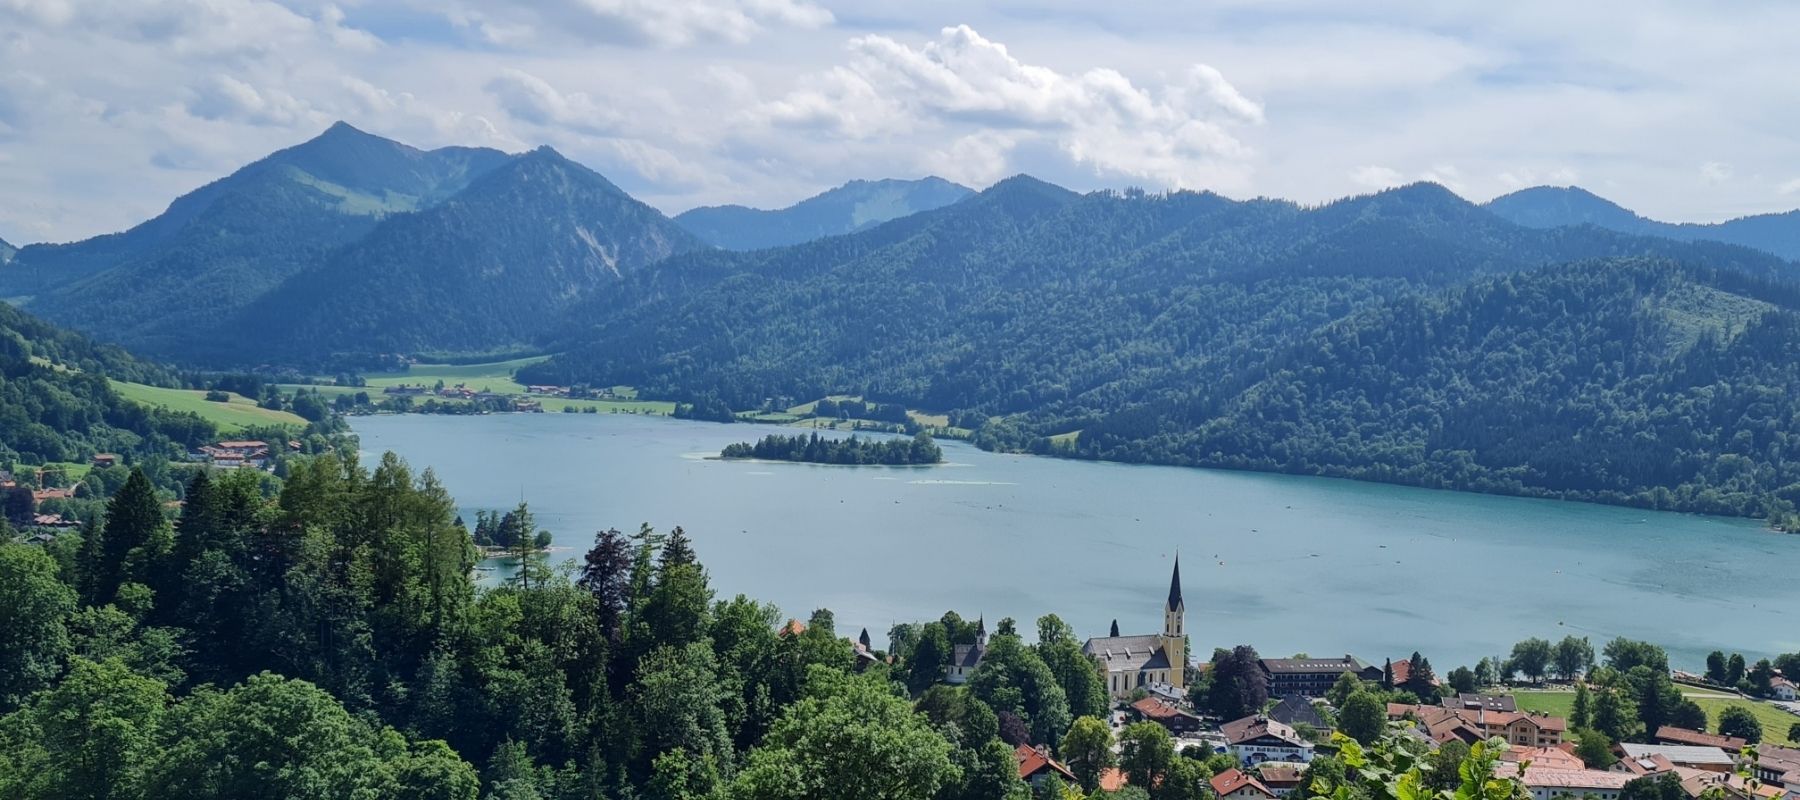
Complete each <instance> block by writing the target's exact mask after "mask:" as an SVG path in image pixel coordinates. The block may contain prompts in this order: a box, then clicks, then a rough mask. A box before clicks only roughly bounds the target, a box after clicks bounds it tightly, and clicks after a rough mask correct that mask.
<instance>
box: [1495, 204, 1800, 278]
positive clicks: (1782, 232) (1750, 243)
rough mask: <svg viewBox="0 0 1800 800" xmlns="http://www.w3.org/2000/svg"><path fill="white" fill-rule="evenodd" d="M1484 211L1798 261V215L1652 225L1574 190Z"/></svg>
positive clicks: (1532, 222) (1527, 221)
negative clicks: (1739, 247) (1746, 249)
mask: <svg viewBox="0 0 1800 800" xmlns="http://www.w3.org/2000/svg"><path fill="white" fill-rule="evenodd" d="M1486 208H1487V209H1488V210H1489V211H1492V212H1494V213H1495V214H1499V215H1500V216H1501V217H1502V218H1504V219H1507V220H1510V221H1512V222H1514V223H1517V224H1519V225H1525V226H1527V227H1532V228H1556V227H1561V226H1565V225H1596V226H1599V227H1602V228H1606V229H1608V230H1615V231H1619V232H1621V233H1635V234H1640V235H1643V236H1661V237H1664V238H1668V239H1680V240H1681V241H1684V242H1693V241H1702V240H1704V241H1714V242H1726V243H1728V244H1741V245H1743V246H1745V247H1754V248H1756V249H1758V250H1763V251H1765V252H1769V253H1774V254H1775V255H1778V256H1781V257H1782V258H1785V259H1788V260H1790V261H1792V260H1796V259H1800V211H1788V212H1785V213H1781V214H1758V215H1756V216H1751V217H1739V218H1738V219H1733V220H1728V221H1725V222H1719V223H1713V224H1698V223H1692V222H1684V223H1671V222H1658V221H1656V220H1653V219H1647V218H1645V217H1641V216H1638V215H1637V214H1636V213H1635V212H1632V211H1631V210H1629V209H1626V208H1624V207H1622V206H1620V205H1618V204H1617V203H1614V202H1612V201H1611V200H1607V199H1606V198H1603V197H1600V196H1598V195H1595V194H1594V193H1592V192H1589V191H1588V190H1586V189H1583V188H1581V187H1579V186H1566V187H1564V186H1535V187H1532V188H1530V189H1521V190H1519V191H1517V192H1513V193H1512V194H1508V195H1503V196H1501V197H1496V198H1494V199H1493V200H1491V201H1489V202H1488V203H1487V206H1486Z"/></svg>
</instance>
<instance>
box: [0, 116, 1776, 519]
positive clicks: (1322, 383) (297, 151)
mask: <svg viewBox="0 0 1800 800" xmlns="http://www.w3.org/2000/svg"><path fill="white" fill-rule="evenodd" d="M927 205H935V207H932V208H929V209H926V210H921V211H918V212H916V213H911V214H904V215H900V216H892V215H894V214H900V213H901V212H902V211H905V210H910V209H912V208H914V207H923V206H927ZM747 211H748V210H743V209H735V210H733V209H704V210H696V211H694V212H690V213H689V214H685V215H683V216H682V220H681V221H677V220H671V219H669V218H668V217H665V216H664V215H663V214H661V213H660V212H658V211H657V210H656V209H654V208H651V207H649V206H647V205H645V204H643V203H641V202H638V201H637V200H635V199H633V198H632V197H630V195H628V194H627V193H626V192H624V191H622V190H621V189H619V187H617V186H616V185H614V184H613V183H611V182H610V181H608V180H607V179H606V178H604V177H602V176H601V175H599V174H597V173H594V172H593V171H591V170H589V169H587V168H585V167H583V166H581V165H579V164H576V163H574V162H572V161H570V160H568V159H566V158H564V157H562V156H561V155H560V154H558V153H556V152H555V151H553V150H550V149H548V148H539V149H537V150H533V151H530V152H527V153H521V154H516V155H509V154H505V153H500V152H498V151H492V150H478V149H455V148H452V149H446V150H435V151H420V150H416V149H413V148H410V147H406V146H405V145H400V144H398V143H394V142H390V141H388V140H385V139H381V138H380V137H376V136H372V135H369V134H366V133H362V132H360V131H357V130H355V129H353V128H350V127H349V126H346V125H338V126H334V127H333V128H332V129H330V130H328V131H326V132H325V133H324V134H323V135H321V136H320V137H318V138H317V139H314V140H312V141H310V142H307V143H304V144H302V145H299V146H297V147H294V148H290V149H289V150H284V151H281V152H279V153H276V154H274V155H272V156H270V157H269V158H267V159H264V160H262V161H259V162H257V163H256V164H252V165H250V166H248V167H245V168H244V169H243V170H240V171H239V172H237V173H234V174H233V175H232V176H229V177H227V178H225V179H222V180H220V181H218V182H216V183H214V184H210V185H208V186H206V187H203V188H202V189H200V190H197V191H195V192H193V193H191V194H189V195H186V196H184V197H182V198H180V199H178V200H177V201H176V202H175V203H173V204H171V206H170V208H169V210H168V211H167V212H165V213H164V214H162V215H160V216H158V217H157V218H155V219H152V220H150V221H148V222H145V223H144V224H142V225H139V226H137V227H134V228H132V229H131V230H129V231H126V232H124V233H121V234H114V235H110V236H103V237H98V238H96V239H92V240H88V241H86V242H78V243H74V244H69V245H32V246H29V247H26V248H24V249H22V250H20V251H19V252H18V254H17V256H16V257H15V258H14V260H13V261H12V262H11V263H9V264H6V265H4V266H3V267H0V287H4V293H5V294H6V295H9V296H13V297H15V298H22V299H23V301H24V302H27V303H28V306H27V307H28V308H29V309H30V310H31V311H33V312H37V313H41V314H43V315H44V316H46V317H48V318H50V319H51V320H53V321H56V322H59V323H62V324H66V325H70V326H73V327H77V328H81V329H84V330H87V331H91V332H92V333H93V334H94V335H96V336H101V337H105V338H107V339H109V340H112V341H116V342H119V343H122V344H125V345H127V346H129V347H131V348H133V349H134V350H137V351H138V352H142V353H147V354H151V355H155V356H159V357H162V358H168V359H174V360H177V361H181V362H184V363H188V364H195V365H203V366H214V367H229V366H246V365H253V364H282V365H293V366H300V367H310V368H315V369H333V370H336V369H346V368H347V369H357V368H359V367H358V365H364V366H367V365H369V364H372V363H390V362H391V361H392V359H393V357H394V355H395V354H402V355H404V354H411V355H420V354H426V355H451V354H456V355H462V356H470V355H473V354H482V353H499V352H520V351H535V352H548V353H554V354H555V356H554V357H553V358H551V359H550V360H548V361H546V362H543V363H539V364H535V365H533V366H530V367H528V368H526V369H524V370H522V371H521V372H520V373H519V375H518V377H519V379H521V380H524V381H529V382H537V383H557V384H563V383H592V384H596V385H614V384H629V385H633V386H635V387H637V388H638V389H639V391H640V393H641V394H642V395H643V396H646V397H657V398H664V399H677V400H688V401H698V400H701V399H709V400H711V401H716V402H718V403H722V404H723V405H726V406H728V407H730V408H734V409H740V410H744V409H754V408H769V409H777V408H785V407H787V406H789V405H793V404H797V403H801V402H805V401H807V400H811V399H816V398H818V397H821V396H825V395H830V394H840V393H843V394H855V395H861V396H864V397H866V398H869V399H871V400H875V401H878V402H891V403H902V404H905V405H906V406H908V407H910V408H917V409H927V410H931V411H935V412H939V413H943V414H946V415H947V417H948V419H949V421H950V422H951V423H952V425H953V426H954V427H957V428H962V429H965V430H967V431H968V432H969V434H970V435H972V437H973V438H974V439H975V441H976V442H977V443H978V444H981V445H982V446H985V447H990V448H995V449H1005V450H1028V451H1034V452H1047V453H1056V454H1061V455H1068V456H1075V457H1087V458H1104V459H1110V460H1120V461H1150V462H1158V463H1175V464H1193V465H1209V466H1225V467H1237V468H1250V469H1267V470H1280V471H1287V472H1301V473H1309V474H1325V475H1344V476H1351V477H1359V478H1367V479H1374V480H1389V481H1397V482H1405V483H1415V484H1423V485H1436V486H1449V487H1454V488H1464V489H1479V490H1483V491H1499V492H1508V493H1515V494H1534V495H1544V496H1556V497H1576V498H1583V499H1594V500H1604V501H1608V502H1618V503H1630V504H1637V505H1644V506H1653V507H1659V508H1680V509H1688V510H1702V511H1716V512H1722V513H1740V514H1758V515H1765V516H1772V517H1777V518H1780V519H1784V520H1789V519H1791V517H1792V514H1793V503H1794V502H1795V501H1800V453H1797V452H1796V449H1797V448H1800V439H1795V440H1794V441H1793V442H1792V443H1790V441H1789V438H1788V436H1787V434H1786V433H1785V431H1786V430H1787V428H1788V427H1791V426H1790V425H1789V424H1788V421H1791V420H1792V419H1795V418H1800V374H1797V372H1796V370H1797V369H1800V367H1796V365H1797V364H1800V358H1797V357H1796V356H1797V355H1800V299H1796V298H1797V297H1800V289H1797V288H1796V287H1800V281H1796V272H1795V271H1796V269H1797V267H1796V265H1795V264H1794V263H1792V262H1791V261H1788V260H1785V259H1784V258H1783V257H1782V255H1781V253H1783V252H1786V251H1785V250H1784V247H1785V244H1784V242H1786V241H1787V240H1786V239H1784V238H1782V237H1783V236H1784V235H1786V233H1785V232H1786V231H1787V230H1788V228H1787V227H1784V226H1786V225H1789V223H1791V222H1792V221H1793V220H1794V219H1795V218H1794V217H1793V216H1792V215H1769V216H1766V217H1757V218H1746V219H1744V220H1735V221H1733V222H1729V223H1723V224H1720V225H1714V226H1687V225H1668V224H1665V223H1659V222H1654V221H1651V220H1645V219H1643V218H1641V217H1638V216H1636V215H1634V214H1631V213H1630V212H1628V211H1625V210H1624V209H1621V208H1619V207H1617V206H1616V205H1612V204H1610V203H1607V202H1605V201H1604V200H1601V199H1599V198H1597V197H1594V196H1593V195H1591V194H1588V193H1586V192H1582V191H1580V190H1577V189H1549V188H1544V189H1538V190H1530V191H1527V192H1520V193H1515V194H1513V195H1509V196H1506V197H1502V198H1498V199H1496V200H1494V201H1492V202H1490V203H1488V204H1485V205H1476V204H1473V203H1470V202H1468V201H1466V200H1464V199H1462V198H1460V197H1458V196H1456V195H1455V194H1453V193H1452V192H1450V191H1449V190H1447V189H1445V188H1443V187H1441V186H1437V185H1434V184H1415V185H1411V186H1405V187H1400V188H1396V189H1392V190H1388V191H1383V192H1379V193H1376V194H1372V195H1365V196H1359V197H1351V198H1345V199H1343V200H1339V201H1336V202H1333V203H1328V204H1325V205H1322V206H1316V207H1308V206H1301V205H1298V204H1295V203H1290V202H1285V201H1280V200H1270V199H1255V200H1247V201H1238V200H1232V199H1229V198H1225V197H1222V196H1219V195H1216V194H1211V193H1204V192H1200V193H1196V192H1173V193H1168V194H1147V193H1144V192H1141V191H1131V192H1094V193H1089V194H1077V193H1075V192H1071V191H1068V190H1066V189H1063V188H1061V187H1058V186H1055V185H1052V184H1049V183H1045V182H1043V181H1039V180H1036V179H1033V178H1031V177H1029V176H1016V177H1013V178H1009V179H1007V180H1004V181H1001V182H999V183H997V184H995V185H993V186H991V187H989V188H988V189H986V190H984V191H981V192H979V193H965V191H964V190H962V189H961V187H956V186H955V185H954V184H948V183H945V182H941V181H935V180H929V179H928V180H926V181H919V182H902V181H890V182H879V181H878V182H863V183H854V184H851V185H849V186H846V187H843V188H841V189H837V190H833V191H830V192H826V193H824V194H823V195H820V196H819V197H816V198H813V199H811V200H808V201H805V202H803V203H800V204H798V205H796V206H794V207H792V208H789V209H783V210H780V211H774V212H752V213H746V212H747ZM885 217H891V218H886V219H883V218H885ZM697 220H698V222H697ZM682 221H685V222H686V223H687V225H688V226H691V227H692V228H693V230H690V229H689V227H684V225H683V224H681V223H682ZM702 223H704V224H702ZM696 231H698V232H696ZM756 237H763V238H761V239H758V238H756ZM771 237H773V238H771ZM1721 239H1734V240H1736V241H1737V243H1736V244H1733V243H1727V242H1722V241H1719V240H1721ZM715 245H723V246H722V247H721V246H715ZM737 248H746V249H743V250H739V249H737Z"/></svg>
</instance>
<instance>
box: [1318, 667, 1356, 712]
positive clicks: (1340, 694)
mask: <svg viewBox="0 0 1800 800" xmlns="http://www.w3.org/2000/svg"><path fill="white" fill-rule="evenodd" d="M1362 688H1363V682H1362V679H1361V678H1358V677H1356V675H1354V674H1353V673H1349V672H1346V673H1343V674H1341V675H1339V676H1337V680H1336V681H1335V682H1333V683H1332V684H1331V688H1330V689H1327V690H1325V700H1326V702H1329V703H1331V706H1332V708H1343V707H1344V702H1345V701H1347V700H1349V699H1350V695H1352V694H1355V693H1356V692H1358V691H1360V690H1361V689H1362Z"/></svg>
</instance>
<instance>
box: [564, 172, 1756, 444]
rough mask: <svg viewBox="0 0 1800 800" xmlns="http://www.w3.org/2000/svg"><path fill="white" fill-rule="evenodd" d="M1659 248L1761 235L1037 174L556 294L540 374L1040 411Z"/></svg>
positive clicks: (1730, 260) (733, 397)
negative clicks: (1160, 190) (1444, 299)
mask: <svg viewBox="0 0 1800 800" xmlns="http://www.w3.org/2000/svg"><path fill="white" fill-rule="evenodd" d="M1640 254H1664V255H1679V256H1681V257H1687V258H1693V259H1704V260H1706V261H1707V262H1708V263H1715V264H1722V265H1734V266H1736V267H1738V268H1741V269H1744V270H1747V271H1750V272H1753V273H1756V274H1763V275H1773V274H1778V273H1780V272H1782V271H1783V270H1784V269H1785V268H1786V265H1785V264H1783V263H1782V262H1780V261H1778V260H1777V259H1774V258H1772V257H1768V256H1765V255H1762V254H1759V253H1755V252H1752V251H1748V250H1743V249H1740V248H1730V247H1723V246H1713V245H1686V244H1678V243H1672V242H1666V241H1662V240H1657V239H1644V238H1637V237H1627V236H1621V235H1618V234H1614V233H1610V232H1607V231H1600V230H1595V229H1592V228H1585V229H1558V230H1550V231H1538V230H1531V229H1527V228H1521V227H1519V226H1515V225H1512V224H1509V223H1506V222H1504V221H1502V220H1500V219H1498V218H1496V217H1494V216H1492V215H1490V214H1488V213H1486V212H1484V211H1482V210H1481V209H1479V208H1477V207H1475V206H1473V205H1470V204H1469V203H1467V202H1464V201H1462V200H1460V199H1458V198H1456V197H1455V196H1454V195H1452V194H1450V193H1449V192H1447V191H1445V190H1443V189H1441V188H1439V187H1435V186H1425V185H1421V186H1414V187H1407V188H1403V189H1397V190H1393V191H1389V192H1384V193H1382V194H1378V195H1373V196H1368V197H1360V198H1351V199H1348V200H1343V201H1340V202H1338V203H1334V204H1331V205H1328V206H1325V207H1322V208H1318V209H1311V210H1309V209H1303V208H1300V207H1298V206H1295V205H1293V204H1290V203H1285V202H1278V201H1267V200H1257V201H1249V202H1236V201H1232V200H1228V199H1225V198H1222V197H1219V196H1217V195H1211V194H1193V193H1179V194H1173V195H1169V196H1164V197H1152V196H1119V195H1105V194H1096V195H1088V196H1080V195H1075V194H1072V193H1069V192H1066V191H1064V190H1061V189H1058V188H1056V187H1053V186H1050V185H1049V184H1045V183H1042V182H1039V181H1035V180H1032V179H1030V178H1024V177H1020V178H1014V179H1010V180H1008V181H1004V182H1002V183H1001V184H999V185H996V186H995V187H993V188H991V189H989V190H988V191H986V192H983V193H982V194H980V195H978V196H976V197H974V198H971V199H969V200H967V201H964V202H962V203H958V204H956V205H954V206H950V207H947V208H943V209H938V210H936V211H931V212H926V213H923V214H918V215H914V216H912V217H907V218H904V219H901V220H896V221H894V222H890V223H888V224H886V225H882V226H879V227H877V228H874V229H872V230H870V231H866V232H864V233H861V234H856V235H853V236H848V237H840V238H834V239H830V240H824V241H820V242H813V243H809V244H805V245H799V246H796V247H792V248H786V249H781V250H771V251H763V252H757V253H748V254H730V253H720V252H707V253H698V254H692V255H688V256H683V257H679V258H673V259H670V260H669V261H668V262H665V263H663V264H661V265H659V266H658V268H657V269H655V270H652V271H647V272H644V273H641V274H639V275H637V276H634V277H633V279H631V280H628V281H626V282H625V284H624V285H623V286H622V287H620V289H619V291H616V292H612V293H608V294H607V295H606V296H603V297H597V298H595V299H594V300H593V301H590V303H588V304H586V305H584V306H583V307H582V308H581V309H579V310H578V312H577V313H575V314H573V315H571V318H572V320H573V322H572V323H571V325H570V327H569V328H568V329H567V330H565V331H564V332H563V333H562V335H561V337H560V338H559V339H558V340H557V341H556V342H555V346H556V347H557V349H562V350H564V351H565V352H564V354H563V355H562V356H560V357H558V358H556V359H553V360H551V361H550V362H547V363H545V364H542V365H538V366H536V367H534V368H533V369H532V370H531V371H530V373H529V374H530V375H531V376H533V379H539V380H546V381H573V380H595V379H599V378H600V377H601V376H607V379H611V380H619V381H624V382H629V383H632V384H633V385H637V386H640V387H642V388H646V389H649V390H651V391H655V392H660V393H664V394H669V395H680V394H682V393H692V392H700V391H716V392H719V393H721V395H722V396H723V397H725V399H726V400H727V401H728V402H730V403H732V404H733V405H736V406H738V407H746V406H749V405H755V404H758V403H760V402H761V401H762V399H763V398H765V397H768V396H771V395H791V396H796V397H808V398H810V397H817V396H821V395H823V394H826V393H829V392H833V391H854V392H862V393H866V394H870V395H872V396H878V397H883V398H888V399H892V400H897V401H902V402H907V403H912V404H915V405H917V406H922V407H926V408H933V409H941V410H950V409H969V410H978V411H981V412H982V413H987V414H1009V413H1019V412H1027V411H1030V412H1034V413H1037V414H1046V415H1049V416H1050V417H1051V418H1060V417H1081V416H1086V415H1091V414H1094V413H1100V412H1105V411H1110V410H1115V409H1116V408H1118V407H1119V405H1120V404H1121V403H1123V402H1126V401H1127V400H1129V399H1130V398H1133V397H1135V396H1137V395H1138V394H1139V393H1141V392H1143V391H1145V390H1147V389H1149V388H1151V387H1155V386H1158V385H1162V384H1168V383H1180V382H1183V381H1191V380H1196V379H1200V378H1201V377H1203V376H1205V377H1207V378H1208V379H1211V378H1216V377H1217V376H1220V375H1235V374H1240V373H1241V372H1242V371H1243V367H1244V366H1246V365H1247V364H1249V363H1253V362H1254V361H1255V360H1257V359H1259V358H1261V357H1262V354H1264V353H1266V352H1267V351H1268V350H1269V348H1270V347H1272V346H1274V345H1276V344H1279V343H1282V342H1284V341H1287V340H1288V338H1290V337H1292V336H1295V335H1300V334H1305V333H1307V332H1310V331H1311V330H1313V329H1314V328H1317V327H1318V326H1320V325H1323V324H1324V323H1326V322H1330V321H1332V320H1334V319H1338V318H1340V317H1343V316H1345V315H1346V314H1348V313H1349V312H1350V311H1351V310H1353V309H1355V308H1356V307H1358V306H1360V305H1361V304H1364V303H1367V302H1371V301H1374V300H1379V299H1382V298H1385V297H1391V296H1394V295H1395V294H1396V293H1399V292H1402V291H1405V290H1406V289H1407V288H1408V287H1411V286H1436V285H1447V284H1449V283H1454V282H1458V281H1462V280H1466V279H1468V278H1469V277H1472V276H1476V275H1481V274H1488V273H1496V272H1506V271H1514V270H1518V269H1526V268H1531V267H1536V266H1542V265H1545V264H1552V263H1558V262H1563V261H1571V260H1579V259H1587V258H1600V257H1612V256H1626V255H1640Z"/></svg>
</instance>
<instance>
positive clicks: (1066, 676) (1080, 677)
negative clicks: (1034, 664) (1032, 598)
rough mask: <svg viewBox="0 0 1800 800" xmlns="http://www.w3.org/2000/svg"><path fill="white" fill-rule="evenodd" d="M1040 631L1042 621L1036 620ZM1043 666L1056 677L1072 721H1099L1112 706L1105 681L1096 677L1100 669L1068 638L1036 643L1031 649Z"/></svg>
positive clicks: (1071, 638) (1059, 637)
mask: <svg viewBox="0 0 1800 800" xmlns="http://www.w3.org/2000/svg"><path fill="white" fill-rule="evenodd" d="M1042 630H1043V621H1042V620H1039V631H1040V632H1041V631H1042ZM1035 649H1036V650H1037V652H1038V655H1039V657H1041V658H1042V659H1043V661H1044V664H1045V665H1046V666H1048V667H1049V668H1050V674H1052V675H1054V676H1056V683H1057V685H1058V686H1061V687H1062V690H1063V695H1064V696H1065V697H1067V698H1068V704H1069V714H1070V715H1072V716H1076V717H1083V716H1086V717H1102V716H1105V715H1106V711H1107V708H1108V707H1109V706H1110V705H1111V704H1112V698H1111V697H1110V696H1109V695H1108V694H1107V691H1106V681H1105V680H1104V679H1103V678H1101V676H1100V667H1099V665H1098V664H1095V663H1094V659H1092V658H1089V657H1088V655H1087V654H1086V653H1083V652H1081V645H1080V644H1079V643H1077V642H1076V641H1075V639H1074V637H1072V636H1056V637H1053V638H1052V639H1051V640H1050V641H1048V642H1045V641H1043V640H1040V641H1039V642H1038V644H1037V647H1036V648H1035Z"/></svg>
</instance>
